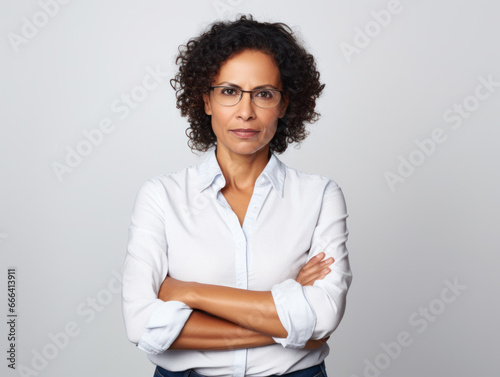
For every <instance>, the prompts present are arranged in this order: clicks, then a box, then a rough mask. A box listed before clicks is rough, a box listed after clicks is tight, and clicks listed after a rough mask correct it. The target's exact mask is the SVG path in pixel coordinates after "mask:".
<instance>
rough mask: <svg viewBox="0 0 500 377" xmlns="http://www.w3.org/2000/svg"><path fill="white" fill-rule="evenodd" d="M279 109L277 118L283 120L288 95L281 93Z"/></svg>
mask: <svg viewBox="0 0 500 377" xmlns="http://www.w3.org/2000/svg"><path fill="white" fill-rule="evenodd" d="M280 106H281V109H280V115H279V117H278V118H280V119H281V118H283V117H284V116H285V113H286V109H287V108H288V93H283V98H282V99H281V105H280Z"/></svg>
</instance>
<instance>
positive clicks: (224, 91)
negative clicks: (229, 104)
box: [220, 88, 240, 96]
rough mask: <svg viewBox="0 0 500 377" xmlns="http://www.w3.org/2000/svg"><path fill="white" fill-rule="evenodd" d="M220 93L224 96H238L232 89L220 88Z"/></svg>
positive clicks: (235, 90) (236, 91) (237, 92)
mask: <svg viewBox="0 0 500 377" xmlns="http://www.w3.org/2000/svg"><path fill="white" fill-rule="evenodd" d="M220 92H221V94H223V95H225V96H238V95H239V94H240V92H239V90H238V89H234V88H220Z"/></svg>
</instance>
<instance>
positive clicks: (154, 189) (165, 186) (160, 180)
mask: <svg viewBox="0 0 500 377" xmlns="http://www.w3.org/2000/svg"><path fill="white" fill-rule="evenodd" d="M196 177H197V169H196V166H189V167H186V168H184V169H182V170H179V171H175V172H169V173H163V174H158V175H156V176H153V177H151V178H149V179H148V180H146V181H145V182H144V183H143V184H142V185H141V186H140V188H139V194H149V195H153V196H156V197H157V198H159V197H160V196H162V197H165V196H167V195H168V193H170V194H172V193H175V192H185V191H186V190H187V188H188V186H189V185H190V183H191V182H193V181H195V180H197V178H196Z"/></svg>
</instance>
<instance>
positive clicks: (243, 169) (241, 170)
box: [216, 146, 271, 190]
mask: <svg viewBox="0 0 500 377" xmlns="http://www.w3.org/2000/svg"><path fill="white" fill-rule="evenodd" d="M270 156H271V154H270V152H269V146H267V147H266V148H262V149H261V150H260V151H258V152H256V153H253V154H250V155H242V154H236V153H233V152H231V151H229V150H227V149H225V148H217V149H216V157H217V162H218V163H219V166H220V168H221V170H222V174H223V175H224V179H225V180H226V186H225V189H226V190H227V189H231V190H232V189H236V190H250V189H251V190H253V188H254V186H255V181H256V180H257V178H258V177H259V175H260V173H262V171H263V170H264V168H265V167H266V165H267V163H268V161H269V158H270Z"/></svg>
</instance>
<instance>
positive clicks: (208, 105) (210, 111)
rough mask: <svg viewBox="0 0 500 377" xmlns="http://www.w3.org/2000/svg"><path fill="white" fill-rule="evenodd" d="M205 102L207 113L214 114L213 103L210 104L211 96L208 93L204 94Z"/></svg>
mask: <svg viewBox="0 0 500 377" xmlns="http://www.w3.org/2000/svg"><path fill="white" fill-rule="evenodd" d="M202 96H203V102H205V114H207V115H212V105H211V104H210V96H209V95H208V94H202Z"/></svg>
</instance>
